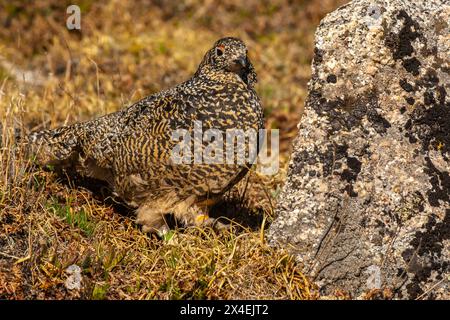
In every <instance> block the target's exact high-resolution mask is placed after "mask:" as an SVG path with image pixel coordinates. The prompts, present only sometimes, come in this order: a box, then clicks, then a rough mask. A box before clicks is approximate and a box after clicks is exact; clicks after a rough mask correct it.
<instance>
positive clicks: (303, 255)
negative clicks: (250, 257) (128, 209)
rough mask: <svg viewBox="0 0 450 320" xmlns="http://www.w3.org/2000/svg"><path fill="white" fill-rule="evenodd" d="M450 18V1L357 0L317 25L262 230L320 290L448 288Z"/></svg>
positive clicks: (433, 291) (412, 294) (432, 293)
mask: <svg viewBox="0 0 450 320" xmlns="http://www.w3.org/2000/svg"><path fill="white" fill-rule="evenodd" d="M449 17H450V3H449V0H414V1H413V0H411V1H405V0H384V1H383V0H372V1H370V0H355V1H352V2H351V3H349V4H347V5H344V6H343V7H341V8H339V9H338V10H336V11H335V12H333V13H331V14H329V15H328V16H327V17H326V18H325V19H324V20H323V21H322V22H321V24H320V26H319V28H318V30H317V32H316V42H315V45H316V48H315V56H314V61H313V66H312V68H313V70H312V71H313V72H312V80H311V81H310V83H309V98H308V101H307V104H306V108H305V109H306V111H305V114H304V116H303V118H302V121H301V122H300V124H299V130H300V131H299V135H298V138H297V139H296V142H295V147H294V150H295V151H294V153H293V154H292V156H291V160H290V165H289V172H288V178H287V182H286V184H285V186H284V190H283V192H282V194H281V196H280V200H279V204H278V208H277V214H278V216H277V218H276V220H275V221H274V223H273V224H272V225H271V227H270V230H269V232H268V239H269V241H270V243H271V244H274V245H283V246H287V244H290V245H289V246H287V247H289V248H292V249H291V250H292V251H293V252H294V254H296V256H297V257H298V260H299V261H301V262H302V263H304V265H305V270H306V271H307V272H308V273H309V274H310V275H311V277H312V278H313V279H314V280H316V281H317V283H318V284H319V286H320V287H321V291H322V293H324V294H329V293H333V292H334V291H335V290H336V289H340V290H343V291H347V292H348V293H350V294H351V295H352V297H354V298H357V297H364V296H365V294H366V293H368V292H371V293H374V292H376V289H383V290H382V291H384V292H385V293H389V292H391V294H392V296H393V297H395V298H418V297H423V298H444V297H447V298H448V297H449V296H448V292H449V288H448V282H449V242H450V239H449V236H450V175H449V169H450V162H449V157H450V96H449V94H450V88H449V86H450V30H449V28H450V20H449ZM374 289H375V290H374ZM380 292H381V291H380ZM387 295H389V294H387ZM366 297H367V296H366Z"/></svg>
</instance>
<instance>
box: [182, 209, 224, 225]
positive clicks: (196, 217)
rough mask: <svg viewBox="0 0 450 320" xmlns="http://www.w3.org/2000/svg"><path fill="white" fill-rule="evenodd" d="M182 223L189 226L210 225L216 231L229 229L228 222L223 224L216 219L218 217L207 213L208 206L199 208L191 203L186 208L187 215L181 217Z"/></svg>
mask: <svg viewBox="0 0 450 320" xmlns="http://www.w3.org/2000/svg"><path fill="white" fill-rule="evenodd" d="M183 220H184V221H183V222H184V224H185V225H187V226H189V225H191V226H198V227H199V226H202V227H212V228H213V229H215V230H217V231H225V230H229V229H230V225H229V224H224V223H221V222H220V221H218V219H214V218H211V217H210V216H209V215H208V208H207V207H204V208H200V207H199V206H197V205H193V206H192V207H190V208H189V209H188V215H187V216H185V217H184V219H183Z"/></svg>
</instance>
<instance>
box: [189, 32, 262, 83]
mask: <svg viewBox="0 0 450 320" xmlns="http://www.w3.org/2000/svg"><path fill="white" fill-rule="evenodd" d="M208 69H213V70H216V71H224V72H232V73H235V74H237V75H238V76H239V77H240V78H241V79H242V81H244V82H245V83H246V84H248V85H250V86H253V85H254V84H255V83H256V81H257V80H256V72H255V69H254V68H253V65H252V63H251V62H250V59H249V58H248V55H247V46H246V45H245V43H244V42H243V41H242V40H240V39H238V38H233V37H227V38H222V39H220V40H218V41H217V42H216V43H215V44H214V46H213V47H212V48H211V49H210V50H209V51H208V52H207V53H206V54H205V56H204V58H203V60H202V62H201V63H200V65H199V67H198V70H197V74H199V73H201V72H202V71H204V70H208Z"/></svg>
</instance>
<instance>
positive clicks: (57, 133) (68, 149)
mask: <svg viewBox="0 0 450 320" xmlns="http://www.w3.org/2000/svg"><path fill="white" fill-rule="evenodd" d="M27 145H28V154H29V155H30V156H31V157H32V158H33V159H34V161H35V162H36V163H37V164H38V165H40V166H46V165H56V164H60V163H63V162H65V161H70V160H71V159H73V157H74V156H76V155H77V153H78V151H79V149H80V148H79V145H80V138H79V135H78V130H77V125H72V126H64V127H60V128H57V129H52V130H42V131H35V132H32V133H31V134H29V135H28V137H27Z"/></svg>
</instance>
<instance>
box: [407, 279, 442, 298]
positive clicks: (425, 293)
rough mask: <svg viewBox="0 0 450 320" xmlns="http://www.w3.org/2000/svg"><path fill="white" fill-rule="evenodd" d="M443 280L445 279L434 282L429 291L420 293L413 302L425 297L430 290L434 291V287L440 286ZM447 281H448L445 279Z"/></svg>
mask: <svg viewBox="0 0 450 320" xmlns="http://www.w3.org/2000/svg"><path fill="white" fill-rule="evenodd" d="M444 280H446V279H445V278H444V279H442V280H439V281H438V282H436V283H435V284H434V285H432V286H431V288H430V289H428V290H427V291H425V292H424V293H422V294H421V295H420V296H418V297H417V298H416V299H415V300H420V299H422V298H423V297H425V296H426V295H427V294H428V293H430V292H431V291H432V290H434V289H436V287H437V286H438V285H440V284H441V283H442V282H444ZM447 280H448V279H447Z"/></svg>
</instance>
